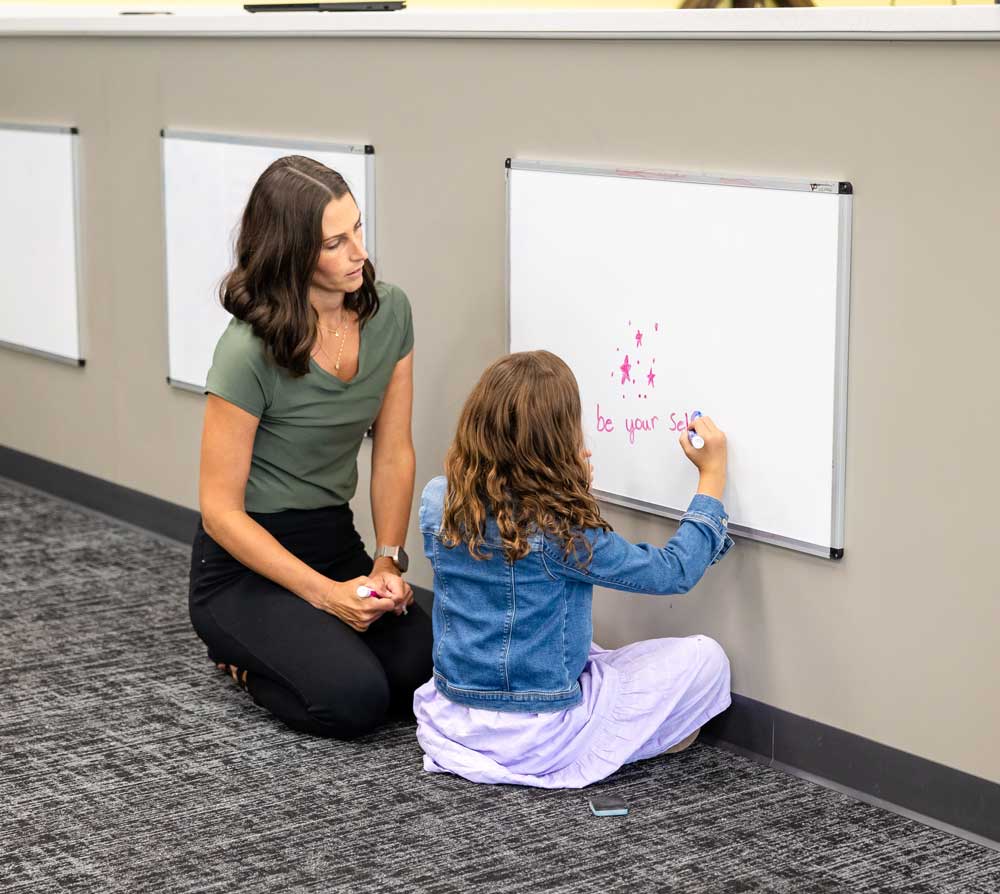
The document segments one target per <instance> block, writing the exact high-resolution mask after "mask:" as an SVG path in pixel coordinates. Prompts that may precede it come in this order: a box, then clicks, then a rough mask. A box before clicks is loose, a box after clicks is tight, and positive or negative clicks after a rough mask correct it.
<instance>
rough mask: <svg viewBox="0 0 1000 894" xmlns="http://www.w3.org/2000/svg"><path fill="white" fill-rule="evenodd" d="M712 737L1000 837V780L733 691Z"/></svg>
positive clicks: (707, 733) (709, 729) (711, 727)
mask: <svg viewBox="0 0 1000 894" xmlns="http://www.w3.org/2000/svg"><path fill="white" fill-rule="evenodd" d="M703 735H704V737H705V739H706V741H708V742H710V743H711V742H713V741H715V742H719V743H725V744H728V745H733V746H736V748H737V749H738V750H740V751H744V752H747V753H749V754H752V755H758V756H760V757H761V758H763V759H764V761H765V762H767V763H774V764H775V765H780V766H782V767H788V768H791V769H792V770H801V771H803V772H804V773H807V774H809V775H810V776H812V777H818V778H819V780H820V781H822V780H829V781H830V782H832V783H835V784H836V785H837V786H840V787H843V788H847V789H853V790H854V791H855V792H858V793H859V794H861V795H865V796H867V798H868V799H872V800H876V801H878V802H880V803H882V804H884V805H886V806H896V807H900V808H903V809H904V810H905V811H907V812H908V813H910V814H919V816H920V817H926V818H927V819H929V820H934V821H936V824H943V825H946V826H951V827H953V828H954V830H956V831H959V830H961V831H965V832H969V833H971V834H972V835H975V836H978V837H980V838H985V839H988V840H989V841H991V842H998V843H1000V785H998V784H997V783H995V782H990V781H989V780H987V779H981V778H980V777H978V776H973V775H971V774H969V773H963V772H962V771H961V770H955V769H952V768H951V767H946V766H944V765H943V764H938V763H935V762H934V761H931V760H927V759H926V758H922V757H917V756H916V755H914V754H909V753H908V752H906V751H900V750H899V749H898V748H891V747H889V746H888V745H881V744H879V743H878V742H873V741H872V740H871V739H866V738H864V737H862V736H858V735H855V734H854V733H848V732H845V731H844V730H841V729H837V728H836V727H833V726H827V725H826V724H825V723H819V722H818V721H815V720H809V719H808V718H806V717H800V716H798V715H797V714H791V713H789V712H788V711H783V710H781V709H780V708H773V707H771V706H770V705H767V704H764V703H763V702H758V701H755V700H754V699H752V698H747V697H746V696H745V695H738V694H736V693H733V704H732V706H731V707H730V708H729V709H728V710H727V711H724V712H723V713H722V714H720V715H719V716H718V717H715V718H714V719H712V720H711V721H710V722H709V723H707V724H706V725H705V727H704V729H703Z"/></svg>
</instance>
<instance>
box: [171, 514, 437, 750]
mask: <svg viewBox="0 0 1000 894" xmlns="http://www.w3.org/2000/svg"><path fill="white" fill-rule="evenodd" d="M251 517H252V518H253V519H254V520H255V521H256V522H258V523H259V524H261V525H262V526H263V527H265V528H266V529H267V530H268V531H269V532H270V533H271V534H272V535H273V536H274V537H275V539H276V540H277V541H278V542H279V543H280V544H281V545H282V546H284V547H285V548H286V549H287V550H289V551H290V552H291V553H292V554H293V555H295V556H298V558H300V559H302V560H303V561H304V562H306V563H307V564H308V565H310V566H311V567H312V568H314V569H316V570H317V571H319V572H320V573H321V574H325V575H327V577H330V578H332V579H333V580H350V579H351V578H353V577H358V576H359V575H362V574H369V573H370V572H371V568H372V560H371V558H369V556H368V555H367V553H366V552H365V548H364V544H363V543H362V542H361V537H360V536H359V535H358V533H357V531H355V530H354V517H353V514H352V513H351V510H350V507H349V506H334V507H330V508H325V509H310V510H303V509H290V510H287V511H285V512H275V513H251ZM189 605H190V610H191V623H192V624H193V625H194V629H195V631H196V632H197V634H198V636H200V637H201V639H202V640H203V641H204V642H205V644H206V645H207V646H208V653H209V655H210V656H211V658H212V659H213V660H215V661H218V662H225V663H226V664H235V665H237V666H238V667H239V668H240V670H241V671H242V670H244V669H245V670H246V671H247V672H248V673H247V690H248V691H249V692H250V695H251V696H252V697H253V700H254V701H255V702H256V703H257V704H258V705H260V706H261V707H263V708H266V709H267V710H268V711H270V712H271V713H272V714H274V715H275V717H278V718H279V719H281V720H283V721H284V722H285V723H286V724H288V726H290V727H292V729H296V730H300V731H302V732H307V733H314V734H316V735H320V736H333V737H335V738H338V739H350V738H353V737H355V736H360V735H364V734H365V733H367V732H370V731H371V730H372V729H374V728H375V727H376V726H377V725H378V724H379V723H381V722H382V721H383V720H384V719H385V718H386V717H394V718H412V717H413V691H414V689H416V688H417V687H418V686H420V685H421V684H423V683H424V682H426V681H427V680H428V679H429V678H430V676H431V670H432V661H431V645H432V639H433V638H432V634H431V623H430V619H429V618H428V617H427V613H426V612H424V611H423V609H421V608H420V607H419V606H418V605H416V603H414V604H413V605H411V606H410V607H409V613H408V614H406V615H399V616H397V615H395V614H393V613H392V612H390V613H388V614H385V615H383V616H382V617H381V618H379V619H378V620H377V621H376V622H375V623H374V624H372V625H371V627H369V628H368V630H367V632H365V633H358V632H357V631H356V630H354V629H352V628H351V627H349V626H348V625H347V624H345V623H344V622H343V621H341V620H340V619H339V618H337V617H334V616H333V615H331V614H328V613H327V612H324V611H320V610H319V609H316V608H313V607H312V606H311V605H309V603H307V602H306V601H305V600H304V599H301V598H300V597H298V596H296V595H295V594H294V593H291V592H290V591H288V590H286V589H284V587H281V586H279V585H278V584H276V583H274V582H273V581H271V580H268V579H267V578H265V577H262V576H261V575H259V574H256V573H255V572H253V571H251V570H250V569H249V568H247V567H246V566H245V565H243V564H242V563H240V562H239V561H237V560H236V559H234V558H233V557H232V556H231V555H229V553H227V552H226V551H225V550H224V549H223V548H222V547H221V546H219V545H218V544H217V543H216V542H215V541H214V540H212V538H211V537H209V536H208V535H207V534H206V533H205V530H204V528H202V526H201V525H200V524H199V525H198V532H197V533H196V534H195V538H194V545H193V549H192V551H191V589H190V598H189Z"/></svg>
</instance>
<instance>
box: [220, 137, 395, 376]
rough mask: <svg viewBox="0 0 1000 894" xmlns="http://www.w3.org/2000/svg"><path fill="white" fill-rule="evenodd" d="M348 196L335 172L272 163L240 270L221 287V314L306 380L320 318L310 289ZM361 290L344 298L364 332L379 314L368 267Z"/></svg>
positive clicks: (248, 214)
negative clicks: (327, 235) (327, 221)
mask: <svg viewBox="0 0 1000 894" xmlns="http://www.w3.org/2000/svg"><path fill="white" fill-rule="evenodd" d="M347 195H351V190H350V187H348V185H347V182H346V181H345V180H344V178H343V177H341V176H340V174H338V173H337V172H336V171H331V170H330V168H328V167H326V165H322V164H320V163H319V162H318V161H315V160H314V159H311V158H306V157H305V156H302V155H286V156H285V157H284V158H279V159H278V160H277V161H275V162H272V163H271V164H270V165H269V166H268V168H267V170H265V171H264V173H263V174H261V175H260V177H259V178H257V182H256V183H255V184H254V187H253V189H252V190H251V191H250V198H249V200H248V201H247V206H246V209H245V210H244V212H243V220H242V222H241V224H240V232H239V236H238V237H237V239H236V266H235V267H234V268H233V269H232V270H231V271H230V272H229V274H228V275H227V276H226V278H225V279H224V280H223V281H222V285H221V287H220V288H219V298H220V299H221V301H222V306H223V307H224V308H225V309H226V310H228V311H229V312H230V313H231V314H232V315H233V316H234V317H236V318H237V319H240V320H243V321H244V322H245V323H249V324H250V325H251V326H252V327H253V331H254V333H255V334H256V335H258V336H259V337H260V338H261V339H262V340H263V342H264V344H265V345H266V347H267V350H268V353H269V354H270V356H271V358H272V359H273V360H274V362H275V363H276V364H278V366H282V367H284V368H285V369H287V370H288V371H289V372H290V373H291V374H292V375H293V376H303V375H305V374H306V373H307V372H309V354H310V351H311V350H312V346H313V344H314V343H315V341H316V325H317V320H316V312H315V311H314V310H313V308H312V306H311V305H310V304H309V285H310V283H311V282H312V276H313V272H314V271H315V269H316V263H317V261H318V260H319V253H320V250H321V248H322V245H323V212H324V211H325V210H326V206H327V205H328V204H329V203H330V202H331V201H332V200H333V199H342V198H343V197H344V196H347ZM361 280H362V281H361V287H360V288H359V289H358V290H357V291H356V292H348V293H347V294H346V295H345V296H344V307H346V308H347V309H348V310H351V311H354V312H355V313H357V315H358V321H359V324H360V325H362V326H363V325H364V323H365V321H366V320H368V319H370V318H371V317H373V316H374V315H375V314H376V313H378V305H379V301H378V292H377V291H376V289H375V268H374V267H373V266H372V264H371V262H370V261H365V264H364V271H363V273H362V277H361Z"/></svg>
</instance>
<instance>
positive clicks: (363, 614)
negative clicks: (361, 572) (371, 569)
mask: <svg viewBox="0 0 1000 894" xmlns="http://www.w3.org/2000/svg"><path fill="white" fill-rule="evenodd" d="M358 587H371V588H372V589H373V590H378V591H379V592H382V588H381V587H380V586H379V585H378V583H377V582H376V581H375V579H374V578H370V577H356V578H354V579H353V580H345V581H335V580H332V581H330V587H329V589H328V590H327V591H326V592H325V593H324V594H323V596H321V597H320V598H319V599H318V600H316V601H315V602H313V603H312V605H313V607H314V608H318V609H319V610H320V611H324V612H327V613H328V614H331V615H334V616H335V617H338V618H340V620H341V621H343V622H344V623H345V624H346V625H347V626H348V627H351V628H353V629H354V630H357V631H358V633H364V632H365V631H366V630H367V629H368V628H369V627H370V626H371V625H372V624H374V623H375V622H376V621H377V620H378V619H379V618H381V617H382V615H384V614H385V613H386V612H388V611H392V610H393V608H395V602H394V601H393V600H392V599H388V598H385V597H382V598H380V597H378V596H368V597H361V596H358Z"/></svg>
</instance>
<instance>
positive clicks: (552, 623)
mask: <svg viewBox="0 0 1000 894" xmlns="http://www.w3.org/2000/svg"><path fill="white" fill-rule="evenodd" d="M446 488H447V480H446V479H445V478H444V476H441V477H438V478H434V479H433V480H432V481H430V482H429V483H428V485H427V486H426V487H425V488H424V492H423V495H422V497H421V500H420V530H421V533H422V534H423V540H424V552H425V553H426V555H427V557H428V558H429V559H430V560H431V563H432V564H433V566H434V611H433V623H434V682H435V685H436V686H437V690H438V692H440V693H441V694H442V695H444V696H446V697H447V698H449V699H451V700H452V701H454V702H458V703H460V704H463V705H468V706H469V707H474V708H485V709H487V710H492V711H526V712H545V711H561V710H564V709H566V708H569V707H572V706H573V705H575V704H577V703H578V702H579V701H580V700H581V698H582V694H581V691H580V683H579V677H580V674H581V672H582V671H583V667H584V664H585V663H586V661H587V656H588V654H589V650H590V642H591V637H592V619H591V613H590V608H591V597H592V595H593V587H594V585H595V584H598V585H600V586H604V587H610V588H611V589H613V590H624V591H626V592H629V593H658V594H668V593H686V592H687V591H688V590H690V589H691V588H692V587H693V586H694V585H695V584H696V583H697V582H698V581H699V580H700V579H701V576H702V575H703V574H704V573H705V569H707V568H708V566H709V565H712V564H714V563H715V562H717V561H718V560H719V559H720V558H721V557H722V556H723V555H724V554H725V553H726V552H727V551H728V550H729V548H730V547H731V546H732V545H733V541H732V540H731V539H730V538H729V535H728V534H727V533H726V523H727V521H728V517H727V516H726V513H725V509H724V508H723V505H722V503H720V502H719V501H718V500H716V499H715V498H713V497H708V496H704V495H702V494H698V495H696V496H695V497H694V499H693V500H692V501H691V505H690V506H689V507H688V510H687V512H686V513H685V514H684V516H683V518H682V519H681V523H680V527H679V528H678V529H677V533H676V534H675V535H674V536H673V537H672V538H671V539H670V541H669V542H668V543H667V545H666V546H664V547H662V548H661V547H656V546H652V545H650V544H648V543H640V544H633V543H629V542H628V541H627V540H625V539H624V538H623V537H620V536H618V535H617V534H615V533H614V532H611V531H601V530H588V531H587V532H586V535H585V536H586V537H587V539H588V540H589V541H590V543H591V545H592V546H593V549H594V557H593V561H592V562H591V563H590V566H589V567H588V568H587V569H586V570H581V569H580V568H578V567H577V566H576V564H575V563H574V562H573V560H572V559H570V560H569V561H566V560H564V558H563V548H562V546H561V544H560V543H559V542H558V541H557V540H555V539H554V538H552V537H551V536H549V535H545V534H534V535H532V536H531V537H530V538H529V543H530V550H531V551H530V552H529V553H528V555H526V556H525V557H524V558H522V559H519V560H517V561H516V562H509V561H507V559H506V558H505V556H504V554H503V549H502V548H501V540H500V532H499V529H498V528H497V525H496V522H495V521H494V520H493V519H492V518H490V519H489V520H488V521H487V525H486V531H485V540H486V543H485V549H486V551H487V552H489V553H490V558H488V559H484V560H476V559H473V558H472V556H471V555H470V554H469V549H468V546H466V545H465V544H459V545H458V546H455V547H452V548H448V547H446V546H445V545H444V544H443V543H442V542H441V517H442V513H443V508H444V497H445V490H446Z"/></svg>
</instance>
